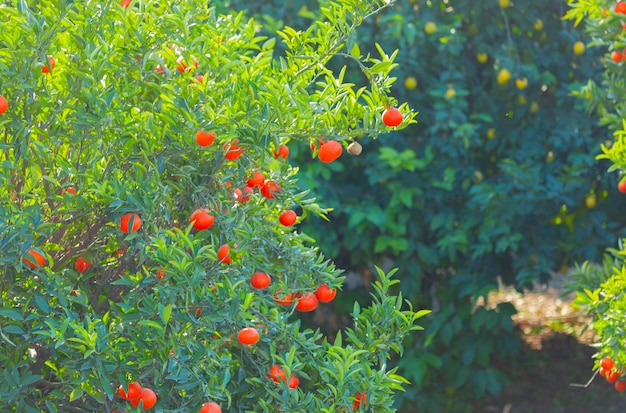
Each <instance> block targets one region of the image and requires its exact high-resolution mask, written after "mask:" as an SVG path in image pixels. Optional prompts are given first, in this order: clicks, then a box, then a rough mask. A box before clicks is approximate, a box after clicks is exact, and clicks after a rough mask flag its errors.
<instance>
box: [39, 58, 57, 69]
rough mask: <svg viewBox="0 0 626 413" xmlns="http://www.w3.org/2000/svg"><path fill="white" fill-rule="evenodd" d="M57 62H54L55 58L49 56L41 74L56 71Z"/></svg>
mask: <svg viewBox="0 0 626 413" xmlns="http://www.w3.org/2000/svg"><path fill="white" fill-rule="evenodd" d="M55 64H56V62H55V61H54V57H52V56H48V62H46V64H45V65H44V66H43V67H42V68H41V73H50V72H52V69H54V65H55Z"/></svg>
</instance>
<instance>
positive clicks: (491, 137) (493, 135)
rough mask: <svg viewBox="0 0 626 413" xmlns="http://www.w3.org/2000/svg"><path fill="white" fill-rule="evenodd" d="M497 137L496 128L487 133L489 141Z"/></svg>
mask: <svg viewBox="0 0 626 413" xmlns="http://www.w3.org/2000/svg"><path fill="white" fill-rule="evenodd" d="M495 137H496V130H495V129H494V128H490V129H489V130H488V131H487V139H493V138H495Z"/></svg>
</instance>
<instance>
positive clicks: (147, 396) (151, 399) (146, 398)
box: [130, 389, 157, 410]
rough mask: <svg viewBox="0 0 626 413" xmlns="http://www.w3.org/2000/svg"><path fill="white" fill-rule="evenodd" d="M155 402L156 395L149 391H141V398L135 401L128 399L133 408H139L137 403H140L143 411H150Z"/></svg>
mask: <svg viewBox="0 0 626 413" xmlns="http://www.w3.org/2000/svg"><path fill="white" fill-rule="evenodd" d="M156 402H157V396H156V393H154V391H153V390H151V389H141V396H140V397H138V398H136V399H130V404H132V405H133V407H139V403H142V405H141V407H142V408H143V409H144V410H145V409H152V408H153V407H154V405H155V404H156Z"/></svg>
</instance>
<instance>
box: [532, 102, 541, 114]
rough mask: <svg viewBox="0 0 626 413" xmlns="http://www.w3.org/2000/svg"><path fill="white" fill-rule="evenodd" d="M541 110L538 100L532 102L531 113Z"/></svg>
mask: <svg viewBox="0 0 626 413" xmlns="http://www.w3.org/2000/svg"><path fill="white" fill-rule="evenodd" d="M538 110H539V104H538V103H537V102H533V103H531V104H530V113H537V111H538Z"/></svg>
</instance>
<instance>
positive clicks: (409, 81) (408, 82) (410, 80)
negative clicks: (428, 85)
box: [404, 76, 417, 90]
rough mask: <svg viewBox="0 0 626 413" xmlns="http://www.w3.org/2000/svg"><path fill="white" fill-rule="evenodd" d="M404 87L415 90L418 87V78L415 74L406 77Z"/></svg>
mask: <svg viewBox="0 0 626 413" xmlns="http://www.w3.org/2000/svg"><path fill="white" fill-rule="evenodd" d="M404 87H405V88H407V90H413V89H415V88H416V87H417V79H415V78H414V77H413V76H409V77H407V78H406V79H404Z"/></svg>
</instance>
